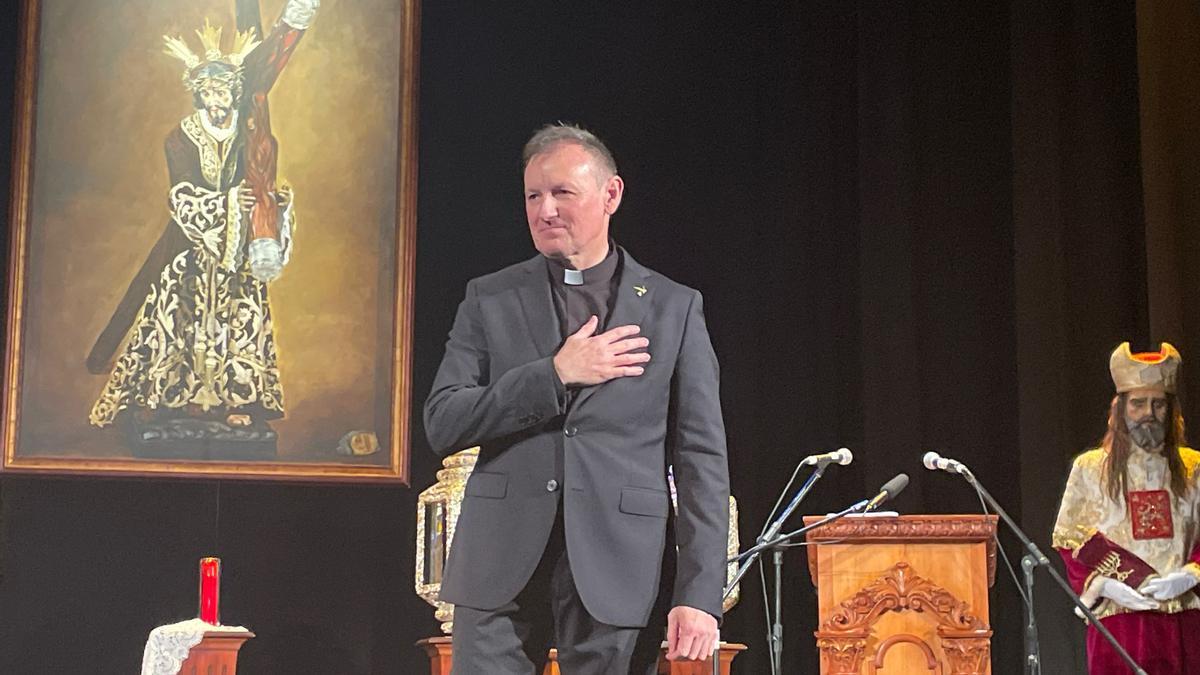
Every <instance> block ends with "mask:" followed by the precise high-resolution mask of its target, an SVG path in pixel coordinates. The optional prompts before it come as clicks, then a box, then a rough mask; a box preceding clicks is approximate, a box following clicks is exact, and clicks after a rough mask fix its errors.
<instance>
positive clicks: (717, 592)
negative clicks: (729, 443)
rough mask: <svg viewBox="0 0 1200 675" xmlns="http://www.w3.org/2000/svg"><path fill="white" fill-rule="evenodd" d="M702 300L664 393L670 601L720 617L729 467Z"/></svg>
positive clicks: (694, 307)
mask: <svg viewBox="0 0 1200 675" xmlns="http://www.w3.org/2000/svg"><path fill="white" fill-rule="evenodd" d="M702 302H703V300H702V298H701V296H700V294H699V293H695V296H694V297H693V299H692V302H691V305H690V307H689V308H688V313H687V319H686V324H685V327H684V332H683V342H682V346H681V347H680V352H679V358H678V360H677V361H676V366H675V373H674V381H673V383H672V391H671V397H672V400H671V406H672V427H671V428H670V429H669V430H668V433H669V434H670V438H671V441H672V444H671V445H672V458H671V459H672V464H673V466H674V472H675V484H676V491H677V494H678V501H679V515H678V519H677V521H676V543H677V544H678V546H679V557H678V566H677V568H676V574H675V588H674V592H673V595H672V604H673V605H674V606H679V605H687V606H689V607H695V608H697V609H701V610H704V611H706V612H708V613H709V614H712V615H713V616H715V617H718V618H719V617H720V616H721V595H722V591H723V589H724V585H725V574H726V563H725V557H726V556H725V553H726V546H727V541H728V537H729V465H728V459H727V451H726V446H725V423H724V421H723V420H722V417H721V399H720V372H719V367H718V365H717V356H716V354H715V353H714V352H713V348H712V342H711V341H710V340H709V337H708V329H707V328H706V327H705V324H704V312H703V309H702Z"/></svg>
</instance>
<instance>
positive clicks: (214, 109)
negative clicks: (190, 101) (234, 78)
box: [196, 80, 233, 127]
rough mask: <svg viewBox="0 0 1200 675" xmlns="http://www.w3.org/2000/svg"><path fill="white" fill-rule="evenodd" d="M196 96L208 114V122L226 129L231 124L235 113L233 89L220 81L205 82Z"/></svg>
mask: <svg viewBox="0 0 1200 675" xmlns="http://www.w3.org/2000/svg"><path fill="white" fill-rule="evenodd" d="M196 94H197V95H198V96H199V98H200V105H201V106H202V107H203V108H204V110H205V112H207V113H208V120H209V121H210V122H212V123H213V124H214V125H215V126H218V127H225V126H227V125H228V124H229V120H230V114H231V113H232V112H233V89H232V88H231V87H230V86H229V85H228V84H225V83H223V82H220V81H218V80H209V81H208V82H205V83H204V84H203V85H202V86H201V87H200V89H199V90H197V92H196Z"/></svg>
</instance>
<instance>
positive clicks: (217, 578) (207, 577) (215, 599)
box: [200, 558, 221, 626]
mask: <svg viewBox="0 0 1200 675" xmlns="http://www.w3.org/2000/svg"><path fill="white" fill-rule="evenodd" d="M220 605H221V559H220V558H201V559H200V620H201V621H203V622H205V623H211V624H212V625H214V626H219V625H221V619H220V616H221V613H220Z"/></svg>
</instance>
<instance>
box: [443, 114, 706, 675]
mask: <svg viewBox="0 0 1200 675" xmlns="http://www.w3.org/2000/svg"><path fill="white" fill-rule="evenodd" d="M524 160H525V205H526V209H525V210H526V215H527V218H528V221H529V230H530V234H531V235H532V237H533V243H534V247H535V248H537V250H538V252H539V254H540V255H538V256H536V257H534V258H533V259H532V260H528V261H525V262H523V263H518V264H516V265H512V266H510V267H506V268H504V269H502V270H500V271H498V272H495V273H493V274H489V275H486V276H483V277H479V278H477V279H474V280H472V281H471V282H470V283H469V284H468V285H467V292H466V298H465V299H464V300H463V302H462V304H461V305H460V306H459V308H458V315H457V317H456V318H455V321H454V327H453V329H452V330H451V332H450V338H449V341H448V342H447V344H446V353H445V356H444V358H443V360H442V364H441V367H440V368H439V370H438V374H437V377H436V379H435V381H434V385H433V389H432V391H431V392H430V394H429V399H428V401H427V402H426V404H425V428H426V432H427V434H428V437H429V441H430V444H431V445H432V446H433V449H434V450H435V451H436V452H437V453H438V454H440V455H446V454H449V453H452V452H455V451H458V450H462V449H464V448H467V447H471V446H474V445H479V446H480V452H479V461H478V463H477V464H476V466H475V470H474V472H473V474H472V475H471V478H470V479H469V480H468V482H467V486H466V494H465V497H464V499H463V505H462V512H461V514H460V516H459V518H458V522H457V525H456V529H455V531H454V538H453V542H452V546H451V550H450V558H449V561H448V562H447V565H446V571H445V576H444V579H443V582H442V590H441V598H442V600H444V601H447V602H451V603H454V605H455V615H454V672H455V673H456V674H457V675H474V674H487V675H498V674H507V673H512V674H514V675H516V674H520V675H530V674H534V675H540V674H541V672H542V667H543V664H544V663H545V661H546V658H547V652H548V648H549V647H550V646H551V645H554V646H556V647H557V648H558V650H559V664H560V667H561V668H562V670H563V672H564V673H565V674H566V675H577V674H582V673H595V674H597V675H600V674H604V675H613V674H618V673H637V674H638V675H641V674H643V673H645V674H651V673H654V672H655V661H656V659H657V654H658V648H659V643H660V642H661V640H662V638H663V632H662V630H663V623H664V618H665V624H666V626H667V634H666V638H667V642H668V658H671V659H690V660H695V659H703V658H705V657H706V656H707V655H708V654H710V653H711V652H712V650H713V648H714V647H715V640H716V633H717V621H718V619H719V617H720V615H721V591H722V585H723V582H724V579H725V570H726V566H725V550H726V539H727V536H728V526H729V525H728V523H729V476H728V466H727V461H726V448H725V428H724V423H723V422H722V419H721V407H720V400H719V396H718V379H719V378H718V368H717V360H716V356H715V354H714V353H713V349H712V345H711V343H710V341H709V337H708V332H707V329H706V328H705V325H704V316H703V312H702V309H701V297H700V294H699V293H698V292H696V291H694V290H692V289H690V288H687V287H685V286H682V285H680V284H677V283H675V282H673V281H671V280H670V279H667V278H666V277H663V276H661V275H659V274H657V273H655V272H653V271H652V270H649V269H647V268H645V267H643V266H642V265H640V264H638V262H637V261H635V260H634V259H633V258H632V257H631V256H630V255H629V254H628V253H627V252H626V251H625V250H624V249H622V248H620V247H618V246H616V245H615V244H614V243H613V242H612V240H611V239H610V238H609V231H608V230H609V220H610V218H611V217H612V214H613V213H615V212H616V210H617V207H618V206H620V203H621V196H622V193H623V190H624V183H623V181H622V180H621V177H620V176H618V175H617V171H616V165H615V162H614V161H613V159H612V155H611V153H610V152H609V151H608V149H607V148H606V147H605V146H604V144H603V143H601V142H600V140H599V139H597V138H596V137H595V136H593V135H592V134H590V133H588V132H586V131H584V130H582V129H579V128H578V127H574V126H570V125H562V124H559V125H551V126H547V127H545V128H543V129H542V130H540V131H538V132H537V133H536V134H534V136H533V137H532V138H531V139H530V141H529V142H528V143H527V144H526V146H525V152H524ZM651 354H653V359H652V358H651ZM668 466H670V467H673V472H674V478H675V483H676V488H677V494H678V505H677V508H675V509H673V508H672V505H671V498H670V492H669V488H668V478H667V472H668ZM668 609H669V612H668ZM664 614H665V615H666V616H665V617H664Z"/></svg>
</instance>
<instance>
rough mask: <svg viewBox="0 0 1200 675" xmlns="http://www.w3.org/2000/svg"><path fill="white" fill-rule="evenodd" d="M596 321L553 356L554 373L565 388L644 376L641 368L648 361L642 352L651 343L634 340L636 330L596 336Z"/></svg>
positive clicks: (630, 328)
mask: <svg viewBox="0 0 1200 675" xmlns="http://www.w3.org/2000/svg"><path fill="white" fill-rule="evenodd" d="M598 324H599V320H598V319H597V318H596V317H595V316H593V317H591V318H590V319H588V320H587V322H586V323H584V324H583V326H582V327H580V329H579V330H577V331H575V333H574V334H572V335H570V336H569V337H567V339H566V341H565V342H563V346H562V348H561V349H559V350H558V353H557V354H555V355H554V372H556V373H558V379H559V380H561V381H562V383H563V384H564V385H566V386H568V387H587V386H591V385H595V384H601V383H603V382H608V381H609V380H614V379H616V378H618V377H636V376H638V375H641V374H642V373H643V372H645V369H644V368H643V367H642V364H644V363H646V362H647V361H649V360H650V353H649V352H646V351H637V350H644V349H645V348H646V347H648V346H649V345H650V341H649V340H648V339H646V338H644V337H636V336H637V334H638V332H639V331H640V330H641V329H640V328H639V327H638V326H617V327H616V328H611V329H609V330H607V331H605V332H603V333H601V334H599V335H596V334H595V333H596V328H597V326H598Z"/></svg>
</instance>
